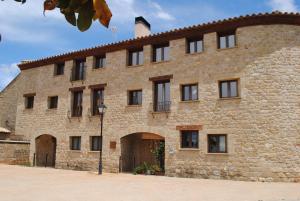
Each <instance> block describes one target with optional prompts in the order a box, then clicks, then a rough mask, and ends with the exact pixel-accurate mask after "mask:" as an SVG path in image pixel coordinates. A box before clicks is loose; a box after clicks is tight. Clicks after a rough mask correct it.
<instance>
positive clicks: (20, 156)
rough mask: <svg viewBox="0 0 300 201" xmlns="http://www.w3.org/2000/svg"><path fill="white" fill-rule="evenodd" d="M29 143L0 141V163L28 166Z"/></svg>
mask: <svg viewBox="0 0 300 201" xmlns="http://www.w3.org/2000/svg"><path fill="white" fill-rule="evenodd" d="M29 147H30V146H29V142H24V141H8V140H0V163H5V164H10V165H29V164H30V163H29V152H30V150H29Z"/></svg>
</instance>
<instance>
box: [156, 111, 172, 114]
mask: <svg viewBox="0 0 300 201" xmlns="http://www.w3.org/2000/svg"><path fill="white" fill-rule="evenodd" d="M151 113H152V114H165V113H167V114H168V113H171V111H160V112H157V111H151Z"/></svg>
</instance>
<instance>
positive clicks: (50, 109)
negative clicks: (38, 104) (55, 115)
mask: <svg viewBox="0 0 300 201" xmlns="http://www.w3.org/2000/svg"><path fill="white" fill-rule="evenodd" d="M56 110H57V107H56V108H48V109H46V111H56Z"/></svg>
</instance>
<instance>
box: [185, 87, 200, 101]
mask: <svg viewBox="0 0 300 201" xmlns="http://www.w3.org/2000/svg"><path fill="white" fill-rule="evenodd" d="M181 94H182V101H190V100H198V84H189V85H182V88H181Z"/></svg>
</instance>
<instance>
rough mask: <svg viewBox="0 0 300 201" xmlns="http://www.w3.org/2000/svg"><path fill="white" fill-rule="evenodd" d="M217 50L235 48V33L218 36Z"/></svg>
mask: <svg viewBox="0 0 300 201" xmlns="http://www.w3.org/2000/svg"><path fill="white" fill-rule="evenodd" d="M218 43H219V44H218V48H219V49H225V48H231V47H235V46H236V35H235V31H234V32H230V33H226V34H218Z"/></svg>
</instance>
